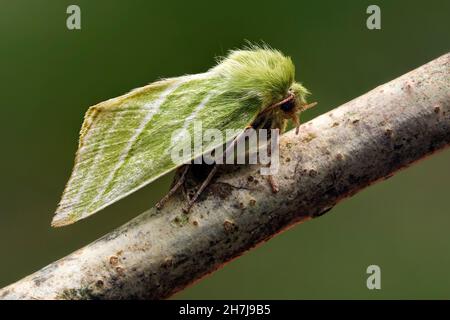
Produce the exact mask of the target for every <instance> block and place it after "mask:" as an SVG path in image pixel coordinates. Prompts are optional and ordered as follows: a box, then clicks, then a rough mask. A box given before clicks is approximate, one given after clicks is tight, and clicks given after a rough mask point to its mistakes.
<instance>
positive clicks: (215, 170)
mask: <svg viewBox="0 0 450 320" xmlns="http://www.w3.org/2000/svg"><path fill="white" fill-rule="evenodd" d="M250 128H253V127H252V126H251V125H249V126H247V127H245V129H244V132H243V133H242V134H240V135H239V136H237V137H236V138H234V139H233V141H232V142H231V143H230V145H229V146H228V147H227V148H226V149H225V157H226V156H227V154H228V152H229V151H230V150H231V149H233V148H234V146H235V145H236V143H237V142H238V141H239V140H240V139H241V138H242V137H243V136H244V133H245V132H246V131H247V130H248V129H250ZM216 172H217V164H215V165H214V167H213V168H212V170H211V171H210V172H209V174H208V176H207V177H206V179H205V181H203V183H202V184H201V186H200V188H199V189H198V190H197V192H196V193H195V194H194V195H193V196H192V198H191V199H189V200H188V204H187V206H186V208H184V209H183V211H184V213H188V212H189V211H190V210H191V208H192V206H193V205H194V203H195V201H197V199H198V197H199V196H200V195H201V194H202V192H203V190H205V188H206V187H207V186H208V184H209V183H210V182H211V180H212V178H213V177H214V175H215V174H216Z"/></svg>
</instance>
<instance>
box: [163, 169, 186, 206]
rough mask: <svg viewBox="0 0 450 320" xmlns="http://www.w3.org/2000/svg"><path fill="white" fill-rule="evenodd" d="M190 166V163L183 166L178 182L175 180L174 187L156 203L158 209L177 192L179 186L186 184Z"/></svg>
mask: <svg viewBox="0 0 450 320" xmlns="http://www.w3.org/2000/svg"><path fill="white" fill-rule="evenodd" d="M189 167H190V165H188V164H187V165H185V166H184V167H183V171H182V172H181V175H180V177H179V178H178V180H177V182H175V184H174V185H173V186H172V188H171V189H170V190H169V192H168V193H167V194H166V195H165V196H164V197H163V198H162V199H161V200H159V201H158V203H157V204H156V209H158V210H159V209H161V208H162V207H163V206H164V204H165V203H166V202H167V200H169V198H170V197H171V196H172V195H173V194H174V193H175V192H177V190H178V188H180V187H181V186H184V182H185V180H186V174H187V172H188V171H189Z"/></svg>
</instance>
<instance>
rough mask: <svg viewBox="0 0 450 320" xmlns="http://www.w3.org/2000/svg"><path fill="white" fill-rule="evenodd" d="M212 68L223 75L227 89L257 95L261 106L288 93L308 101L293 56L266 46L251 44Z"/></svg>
mask: <svg viewBox="0 0 450 320" xmlns="http://www.w3.org/2000/svg"><path fill="white" fill-rule="evenodd" d="M210 71H213V72H217V73H218V74H220V76H221V77H222V82H223V87H222V89H223V90H224V91H225V92H233V93H235V94H237V95H238V96H239V95H240V94H241V97H242V98H244V99H246V98H258V100H259V101H260V102H261V104H262V108H263V109H264V108H265V107H268V106H270V105H271V104H274V103H276V102H278V101H281V100H282V99H284V98H286V96H287V95H288V94H289V93H293V94H294V95H295V97H296V103H297V104H299V105H300V104H303V103H305V98H306V96H307V95H308V94H309V92H308V90H307V89H306V88H304V87H303V86H302V85H301V84H300V83H297V82H295V67H294V64H293V62H292V60H291V58H290V57H287V56H285V55H283V54H282V53H281V52H280V51H278V50H275V49H272V48H270V47H267V46H263V47H259V46H255V45H251V46H249V47H247V48H245V49H243V50H233V51H231V52H230V53H229V55H228V56H227V57H225V58H223V59H222V60H220V61H219V64H218V65H217V66H215V67H214V68H212V69H211V70H210Z"/></svg>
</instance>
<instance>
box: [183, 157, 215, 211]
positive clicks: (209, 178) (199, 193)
mask: <svg viewBox="0 0 450 320" xmlns="http://www.w3.org/2000/svg"><path fill="white" fill-rule="evenodd" d="M216 172H217V164H215V165H214V167H213V168H212V170H211V171H210V172H209V174H208V176H207V177H206V179H205V181H203V182H202V184H201V186H200V188H198V190H197V192H196V193H195V194H194V196H193V197H192V198H191V199H189V200H188V204H187V206H186V208H184V209H183V211H184V213H188V212H189V211H190V210H191V208H192V206H193V205H194V203H195V201H197V199H198V197H199V196H200V195H201V193H202V192H203V190H205V188H206V186H207V185H208V184H209V183H210V182H211V180H212V178H213V177H214V175H215V174H216Z"/></svg>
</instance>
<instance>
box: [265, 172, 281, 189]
mask: <svg viewBox="0 0 450 320" xmlns="http://www.w3.org/2000/svg"><path fill="white" fill-rule="evenodd" d="M267 180H268V181H269V184H270V188H271V189H272V192H273V193H277V192H278V191H280V186H279V185H278V182H277V181H276V180H275V178H274V177H273V175H271V174H269V175H268V176H267Z"/></svg>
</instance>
